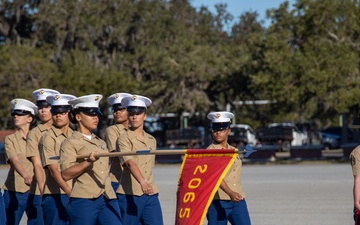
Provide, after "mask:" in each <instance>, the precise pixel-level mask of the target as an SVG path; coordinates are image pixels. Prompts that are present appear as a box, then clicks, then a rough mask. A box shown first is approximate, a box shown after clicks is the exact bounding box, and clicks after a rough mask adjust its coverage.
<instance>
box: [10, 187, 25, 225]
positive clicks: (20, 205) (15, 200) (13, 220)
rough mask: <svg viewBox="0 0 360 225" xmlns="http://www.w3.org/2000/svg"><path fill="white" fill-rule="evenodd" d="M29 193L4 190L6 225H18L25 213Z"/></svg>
mask: <svg viewBox="0 0 360 225" xmlns="http://www.w3.org/2000/svg"><path fill="white" fill-rule="evenodd" d="M28 196H29V191H27V192H25V193H20V192H15V191H7V190H4V204H5V212H6V221H7V224H14V225H18V224H19V223H20V221H21V218H22V216H23V214H24V212H25V210H27V209H26V206H27V199H28Z"/></svg>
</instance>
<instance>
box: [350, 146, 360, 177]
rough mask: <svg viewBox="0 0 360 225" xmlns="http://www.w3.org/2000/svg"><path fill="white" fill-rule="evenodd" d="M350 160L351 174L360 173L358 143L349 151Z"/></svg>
mask: <svg viewBox="0 0 360 225" xmlns="http://www.w3.org/2000/svg"><path fill="white" fill-rule="evenodd" d="M350 162H351V168H352V171H353V175H354V176H355V175H360V145H359V146H357V147H356V148H355V149H354V150H353V151H352V152H351V153H350Z"/></svg>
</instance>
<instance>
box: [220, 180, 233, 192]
mask: <svg viewBox="0 0 360 225" xmlns="http://www.w3.org/2000/svg"><path fill="white" fill-rule="evenodd" d="M220 188H221V189H222V190H223V191H224V192H225V193H226V194H227V195H229V196H231V194H232V193H233V190H231V188H230V187H229V186H228V185H227V183H226V182H225V181H224V180H223V181H221V184H220Z"/></svg>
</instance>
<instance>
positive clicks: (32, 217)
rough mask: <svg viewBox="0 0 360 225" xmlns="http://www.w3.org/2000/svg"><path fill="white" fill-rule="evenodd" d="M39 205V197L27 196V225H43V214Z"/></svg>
mask: <svg viewBox="0 0 360 225" xmlns="http://www.w3.org/2000/svg"><path fill="white" fill-rule="evenodd" d="M41 204H42V197H41V195H34V194H29V197H28V201H27V210H26V211H27V212H26V214H27V216H28V222H27V224H28V225H44V214H43V209H42V206H41Z"/></svg>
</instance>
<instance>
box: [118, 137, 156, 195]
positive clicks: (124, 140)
mask: <svg viewBox="0 0 360 225" xmlns="http://www.w3.org/2000/svg"><path fill="white" fill-rule="evenodd" d="M144 133H145V139H144V141H141V140H140V139H139V138H138V137H137V136H136V135H135V133H134V132H133V131H131V130H128V131H127V132H126V133H124V134H123V135H121V137H120V139H118V145H119V146H118V148H119V149H120V152H136V151H137V150H148V149H150V146H151V149H152V150H156V139H155V138H154V137H153V136H151V135H150V134H148V133H146V132H144ZM130 159H132V160H134V162H135V163H136V165H137V166H138V167H139V170H140V171H141V174H142V175H143V177H144V178H145V180H146V182H147V183H148V184H149V185H150V186H151V187H152V188H153V190H154V194H156V193H158V192H159V189H158V187H157V186H156V185H155V183H154V176H153V174H152V169H153V168H154V165H155V155H130V156H123V157H121V158H120V162H121V165H124V163H125V162H126V161H128V160H130ZM117 193H119V194H126V195H136V196H141V195H143V194H144V193H143V191H142V189H141V185H140V184H139V182H137V180H136V179H135V177H134V176H133V175H132V174H131V172H130V169H129V168H128V167H126V166H125V167H123V174H122V176H121V180H120V186H119V188H118V190H117Z"/></svg>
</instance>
